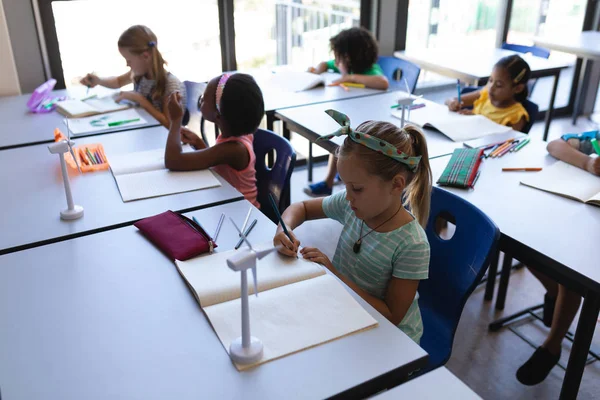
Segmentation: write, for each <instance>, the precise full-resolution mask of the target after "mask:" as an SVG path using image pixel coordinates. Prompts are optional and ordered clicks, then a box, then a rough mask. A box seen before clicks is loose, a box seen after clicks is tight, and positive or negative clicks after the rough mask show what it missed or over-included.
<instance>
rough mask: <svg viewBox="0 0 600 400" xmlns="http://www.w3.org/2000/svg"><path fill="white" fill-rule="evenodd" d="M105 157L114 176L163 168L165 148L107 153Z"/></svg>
mask: <svg viewBox="0 0 600 400" xmlns="http://www.w3.org/2000/svg"><path fill="white" fill-rule="evenodd" d="M107 157H108V162H109V164H110V169H111V171H112V173H113V175H115V176H117V175H126V174H134V173H138V172H145V171H155V170H160V169H165V149H155V150H148V151H138V152H135V153H125V154H115V155H111V154H108V155H107Z"/></svg>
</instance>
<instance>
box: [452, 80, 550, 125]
mask: <svg viewBox="0 0 600 400" xmlns="http://www.w3.org/2000/svg"><path fill="white" fill-rule="evenodd" d="M479 89H480V88H478V87H472V86H466V87H464V88H462V89H461V91H460V93H461V94H466V93H471V92H474V91H476V90H479ZM521 104H523V107H525V111H527V114H529V121H527V124H525V127H524V128H523V133H529V131H530V130H531V127H532V126H533V124H534V122H535V120H536V118H537V115H538V113H539V112H540V107H539V106H538V105H537V104H535V103H534V102H533V101H531V100H525V101H524V102H523V103H521ZM465 108H469V109H472V108H473V107H465Z"/></svg>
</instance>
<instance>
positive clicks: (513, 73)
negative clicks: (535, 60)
mask: <svg viewBox="0 0 600 400" xmlns="http://www.w3.org/2000/svg"><path fill="white" fill-rule="evenodd" d="M530 77H531V69H530V68H529V64H527V62H526V61H525V60H523V59H522V58H521V57H519V56H517V55H512V56H508V57H504V58H502V59H500V61H498V62H497V63H496V65H495V66H494V69H493V70H492V74H491V75H490V79H489V80H488V84H487V85H486V86H485V87H484V88H482V89H481V90H477V91H475V92H471V93H467V94H465V95H464V96H461V103H460V104H459V103H458V99H456V98H453V99H449V100H446V105H448V108H449V109H450V111H457V112H459V113H461V114H481V115H483V116H485V117H487V118H489V119H491V120H492V121H494V122H496V123H498V124H500V125H506V126H510V127H512V128H513V129H514V130H516V131H521V132H522V131H523V129H524V128H525V125H527V121H529V114H527V111H526V110H525V107H523V104H522V103H523V102H524V101H525V100H526V99H527V95H528V90H527V81H528V80H529V78H530ZM469 106H473V109H472V110H469V109H464V108H463V107H469Z"/></svg>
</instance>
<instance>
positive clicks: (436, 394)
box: [372, 367, 481, 400]
mask: <svg viewBox="0 0 600 400" xmlns="http://www.w3.org/2000/svg"><path fill="white" fill-rule="evenodd" d="M372 399H374V400H392V399H397V400H400V399H407V400H408V399H415V400H416V399H418V400H440V399H444V400H481V397H479V396H478V395H477V394H476V393H475V392H473V391H472V390H471V388H469V387H468V386H467V385H465V384H464V383H463V382H462V381H461V380H460V379H458V378H457V377H456V376H454V375H453V374H452V372H450V371H448V369H447V368H446V367H440V368H437V369H434V370H433V371H431V372H428V373H426V374H425V375H422V376H419V377H418V378H415V379H412V380H410V381H408V382H406V383H404V384H402V385H400V386H396V387H395V388H392V389H390V390H386V391H385V392H382V393H380V394H378V395H377V396H375V397H372Z"/></svg>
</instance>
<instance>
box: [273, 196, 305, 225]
mask: <svg viewBox="0 0 600 400" xmlns="http://www.w3.org/2000/svg"><path fill="white" fill-rule="evenodd" d="M281 219H283V222H285V225H286V227H287V228H288V229H289V230H292V231H293V230H294V229H296V228H297V227H299V226H300V225H302V224H303V223H304V221H306V209H305V207H304V202H300V203H293V204H291V205H290V206H289V207H288V208H286V209H285V211H284V212H283V214H282V215H281ZM282 230H283V228H282V227H281V224H279V225H278V226H277V231H278V232H279V231H282Z"/></svg>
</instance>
